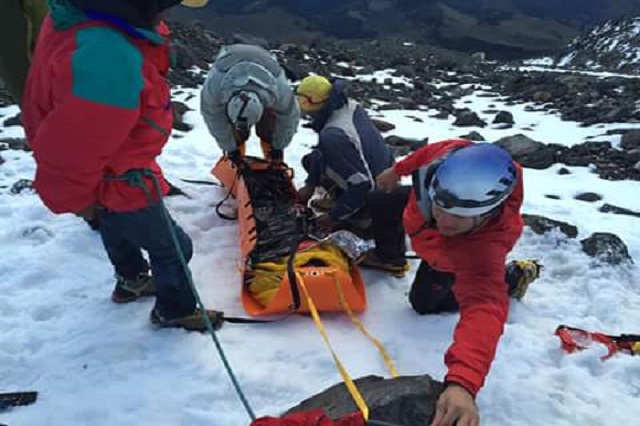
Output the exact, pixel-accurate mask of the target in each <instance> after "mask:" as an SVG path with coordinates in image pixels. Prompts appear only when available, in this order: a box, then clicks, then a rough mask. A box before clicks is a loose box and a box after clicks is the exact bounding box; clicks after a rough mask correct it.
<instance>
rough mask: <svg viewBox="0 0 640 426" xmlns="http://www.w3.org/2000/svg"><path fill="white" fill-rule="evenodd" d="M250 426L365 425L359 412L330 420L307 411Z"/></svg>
mask: <svg viewBox="0 0 640 426" xmlns="http://www.w3.org/2000/svg"><path fill="white" fill-rule="evenodd" d="M251 426H365V423H364V419H363V418H362V414H360V413H359V412H357V413H352V414H349V415H347V416H345V417H342V418H341V419H338V420H331V419H330V418H329V417H327V415H326V414H325V413H324V411H322V410H309V411H303V412H301V413H295V414H289V415H287V416H284V417H263V418H260V419H257V420H254V421H253V422H252V423H251Z"/></svg>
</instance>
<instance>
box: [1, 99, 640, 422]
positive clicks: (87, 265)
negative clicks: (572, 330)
mask: <svg viewBox="0 0 640 426" xmlns="http://www.w3.org/2000/svg"><path fill="white" fill-rule="evenodd" d="M184 92H185V93H184V94H183V95H181V96H178V97H177V99H184V98H186V96H187V95H189V94H190V93H195V95H196V96H195V97H194V98H193V99H191V100H189V101H188V102H187V103H188V104H189V105H191V106H192V107H193V108H194V109H196V108H197V105H198V104H199V97H198V94H197V93H196V92H194V91H189V90H185V91H184ZM489 103H493V104H495V107H496V109H507V110H509V111H511V112H512V113H513V114H514V117H515V121H516V126H515V128H513V129H509V130H497V129H492V128H491V126H489V127H487V128H484V129H473V128H457V127H453V126H452V125H451V123H452V121H453V119H450V120H436V119H433V118H430V117H429V115H431V114H432V113H433V111H430V112H415V111H385V112H384V113H380V114H378V113H374V115H376V116H381V117H382V118H384V119H386V120H388V121H390V122H392V123H394V124H396V125H397V126H398V128H397V129H396V130H395V131H394V133H395V134H398V135H401V136H410V137H420V138H422V137H425V136H429V138H430V140H431V141H436V140H439V139H444V138H448V137H456V136H460V135H463V134H466V133H468V131H470V130H477V131H479V132H480V133H481V134H482V135H484V136H485V137H486V138H487V139H490V140H491V139H496V138H500V137H503V136H510V135H513V134H516V133H524V134H526V135H528V136H529V137H532V138H533V139H536V140H540V141H541V142H546V143H550V142H554V143H562V144H565V145H573V144H577V143H581V142H584V141H585V139H586V138H587V137H588V136H599V139H596V140H605V139H603V138H602V137H601V135H603V134H604V133H605V131H606V129H608V128H611V127H615V125H606V126H597V127H588V128H583V127H579V126H578V125H577V124H576V123H570V122H563V121H561V120H560V119H559V118H558V117H557V116H555V115H552V114H545V113H542V112H527V111H525V110H524V107H523V106H515V107H504V106H503V104H502V103H501V101H500V98H484V97H478V96H477V94H474V95H472V96H469V97H467V98H464V99H463V100H462V101H461V104H460V105H465V106H468V107H470V108H472V109H473V110H475V111H482V110H485V109H486V107H487V106H488V104H489ZM15 112H17V110H16V108H14V107H10V108H5V109H0V115H2V116H4V117H3V118H0V122H1V121H2V120H4V119H5V118H7V117H10V116H12V115H14V114H15ZM412 117H419V118H420V119H422V120H423V122H416V121H415V119H414V118H412ZM481 117H482V114H481ZM186 121H188V122H190V123H193V124H195V126H196V128H195V130H193V131H191V132H189V133H186V134H184V135H183V136H184V137H181V138H174V139H172V140H171V141H170V143H169V144H168V146H167V148H166V149H165V151H164V154H163V156H162V158H161V163H162V165H163V166H164V169H165V171H166V173H167V176H168V178H169V179H170V180H171V181H172V182H174V183H176V184H178V185H179V186H181V187H183V189H184V190H185V191H186V192H188V193H189V195H191V197H192V198H191V199H186V198H184V197H172V198H170V199H168V200H167V204H168V207H169V209H170V210H171V212H172V213H173V215H174V216H175V218H176V219H177V221H178V222H179V223H180V224H181V225H182V226H183V227H184V228H185V230H186V231H187V232H188V233H189V234H190V235H191V236H192V238H193V240H194V245H195V256H194V259H193V260H192V262H191V267H192V270H193V272H194V277H195V280H196V283H197V286H198V288H199V290H200V292H201V294H202V297H203V299H204V301H205V303H206V304H207V305H208V306H209V307H212V308H215V309H219V310H223V311H224V312H225V313H226V314H227V315H243V314H244V312H243V309H242V306H241V303H240V301H239V290H240V287H239V274H238V268H237V265H238V263H239V262H240V259H239V255H238V253H239V249H238V229H237V226H236V224H235V223H234V222H227V221H224V220H221V219H219V218H218V217H217V216H216V214H215V212H214V209H213V207H212V206H213V205H215V203H216V202H217V201H218V200H220V199H221V198H222V197H223V196H224V195H225V193H224V191H223V190H222V189H220V188H216V187H209V186H201V185H194V184H187V183H184V182H181V181H180V178H191V179H208V178H209V171H210V169H211V167H212V165H213V164H214V162H215V161H216V160H217V158H218V157H219V155H220V151H219V149H218V148H217V146H216V145H215V143H214V142H213V140H211V138H210V136H209V135H208V133H207V131H206V129H205V126H204V123H203V121H202V119H201V118H200V116H199V113H197V111H194V112H190V113H188V114H187V116H186ZM629 126H630V125H628V124H625V125H624V127H629ZM618 127H620V126H618ZM178 133H179V132H178ZM11 136H22V131H21V129H20V128H16V127H11V128H5V129H3V132H2V133H0V137H11ZM315 137H316V136H315V135H314V134H313V133H312V132H311V131H310V130H309V129H303V128H300V131H299V132H298V134H297V135H296V137H295V139H294V141H293V143H292V144H291V146H290V148H289V149H288V150H287V152H286V160H287V161H288V162H289V164H291V165H292V166H294V167H295V169H296V181H297V182H298V183H300V182H302V180H303V178H304V173H303V172H302V171H301V168H300V166H299V164H300V158H301V156H302V155H304V153H305V152H306V151H307V149H308V147H309V146H310V145H312V144H313V143H314V141H315ZM608 138H609V139H607V140H611V141H613V142H614V143H617V142H618V141H617V140H616V139H615V137H608ZM97 142H98V141H97ZM250 145H251V144H250ZM252 145H253V146H251V147H250V153H257V152H258V149H257V143H254V144H252ZM0 155H1V156H2V157H3V158H4V159H5V160H6V162H5V163H4V164H2V165H1V166H0V247H1V248H2V250H1V253H2V254H1V255H0V329H1V330H2V333H1V334H0V390H1V391H12V390H27V389H28V390H37V391H39V393H40V395H39V399H38V401H37V402H36V403H35V404H34V405H31V406H28V407H20V408H16V409H13V410H10V411H6V412H0V423H4V424H8V425H11V426H30V425H92V426H102V425H138V424H156V425H185V426H186V425H196V426H199V425H202V426H205V425H206V426H241V425H247V424H248V423H249V421H248V417H247V414H246V413H245V411H244V410H243V407H242V405H241V403H240V402H239V400H238V398H237V397H236V394H235V392H234V390H233V388H232V386H231V383H230V381H229V379H228V377H227V376H226V374H225V371H224V369H223V367H222V364H221V362H220V360H219V359H218V357H217V355H216V352H215V349H214V346H213V344H212V342H211V338H210V337H209V336H207V335H200V334H197V333H187V332H184V331H180V330H156V329H153V328H152V327H151V325H150V324H149V322H148V315H149V311H150V309H151V307H152V303H153V302H152V300H145V301H140V302H135V303H131V304H128V305H123V306H119V305H114V304H112V303H111V302H110V299H109V297H110V293H111V290H112V286H113V278H112V271H111V268H110V266H109V263H108V261H107V259H106V256H105V253H104V250H103V248H102V245H101V241H100V238H99V236H98V234H97V233H95V232H93V231H91V230H90V229H89V228H88V227H87V226H86V225H85V224H84V223H83V222H82V221H80V220H78V219H77V218H76V217H74V216H72V215H63V216H54V215H52V214H51V213H49V212H48V211H47V210H46V209H45V208H44V207H43V206H42V204H41V203H40V201H39V199H38V197H37V196H36V195H35V194H34V193H33V192H31V191H29V190H27V191H24V192H22V193H20V194H12V193H11V192H10V187H11V185H12V184H13V183H14V182H15V181H17V180H19V179H31V178H32V177H33V174H34V163H33V160H32V157H31V155H30V154H28V153H24V152H18V151H2V152H0ZM557 169H558V166H554V167H551V168H550V169H548V170H542V171H540V170H530V169H526V170H525V190H526V196H525V204H524V212H526V213H534V214H541V215H545V216H548V217H551V218H554V219H558V220H564V221H568V222H570V223H572V224H574V225H576V226H577V227H578V228H579V231H580V235H579V237H578V240H579V239H581V238H586V237H588V236H589V235H590V234H591V233H592V232H594V231H609V232H614V233H616V234H618V235H619V236H620V237H621V238H622V239H623V240H624V241H625V242H626V244H627V245H628V247H629V250H630V253H631V255H632V256H633V257H634V258H635V259H636V260H637V261H640V226H638V225H639V224H640V219H637V218H633V217H629V216H619V215H611V214H603V213H600V212H598V210H597V208H598V207H599V205H601V204H602V203H604V202H609V203H611V204H615V205H618V206H620V207H625V208H628V209H632V210H636V211H639V210H640V197H639V196H638V193H639V189H640V188H639V184H638V182H607V181H603V180H600V179H598V178H597V176H596V175H595V174H592V173H590V171H589V169H588V168H570V170H571V172H572V174H570V175H566V176H560V175H558V174H557ZM587 191H589V192H597V193H599V194H601V195H603V197H604V199H603V200H602V201H600V202H597V203H591V204H590V203H585V202H581V201H577V200H574V199H573V196H574V195H575V194H577V193H580V192H587ZM546 194H553V195H558V196H560V197H561V199H560V200H553V199H548V198H546V197H545V195H546ZM578 240H565V239H563V238H559V237H558V234H555V233H550V234H546V235H544V236H537V235H534V234H533V233H532V232H531V231H530V230H528V229H526V230H525V232H524V235H523V237H522V238H521V240H520V242H519V244H518V245H517V247H516V249H515V251H514V252H513V253H512V257H513V258H537V259H540V260H541V262H542V263H543V264H544V265H545V268H544V270H543V274H542V276H541V278H540V279H539V280H538V281H537V282H535V283H534V284H533V285H532V287H531V289H530V291H529V292H528V294H527V295H526V297H525V298H524V300H523V301H522V302H513V303H512V305H511V311H510V316H509V321H508V325H507V327H506V330H505V334H504V336H503V338H502V341H501V344H500V347H499V351H498V354H497V358H496V360H495V362H494V364H493V368H492V370H491V373H490V375H489V377H488V380H487V384H486V386H485V388H484V389H483V390H482V391H481V393H480V394H479V398H478V404H479V406H480V409H481V415H482V424H483V425H499V426H502V425H504V426H507V425H508V426H513V425H541V426H542V425H544V426H547V425H567V426H568V425H616V424H631V423H633V422H634V420H637V419H638V418H640V363H639V361H638V359H637V358H634V357H630V356H625V355H619V356H616V357H614V358H613V359H610V360H608V361H606V362H602V361H600V358H599V357H600V356H601V355H603V350H601V349H599V348H594V349H592V350H589V351H585V352H582V353H579V354H575V355H567V354H565V353H564V352H563V351H562V350H561V349H560V343H559V340H558V338H557V337H555V336H554V335H553V332H554V330H555V328H556V326H558V325H559V324H568V325H572V326H577V327H583V328H588V329H593V330H600V331H603V332H608V333H623V332H624V333H638V332H640V329H639V327H640V309H638V307H639V306H640V288H639V285H640V272H639V271H638V269H637V268H636V267H631V268H627V267H617V268H614V267H609V266H602V265H599V264H597V262H595V261H594V260H592V259H591V258H589V257H587V256H586V255H585V254H583V253H582V251H581V248H580V243H579V241H578ZM414 265H415V264H414ZM414 270H415V268H414ZM363 273H364V278H365V282H366V286H367V291H368V297H369V301H370V308H369V309H368V311H367V312H366V313H365V314H363V315H362V320H363V322H364V323H365V325H366V327H367V328H368V329H369V330H370V331H371V332H372V333H373V334H374V335H375V336H377V337H378V338H379V339H380V340H381V341H382V342H383V343H384V345H386V347H387V349H388V350H389V351H390V353H391V355H392V357H393V358H394V360H395V362H396V365H397V367H398V370H399V371H400V373H401V374H403V375H412V374H424V373H428V374H431V375H433V376H434V377H436V378H438V379H441V378H442V377H443V375H444V374H445V365H444V362H443V355H444V353H445V351H446V349H447V347H448V346H449V344H450V341H451V335H452V331H453V327H454V326H455V324H456V321H457V315H455V314H447V315H435V316H426V317H419V316H417V315H416V314H414V313H413V311H412V310H411V309H410V307H409V304H408V302H407V295H406V294H407V291H408V288H409V285H410V283H411V280H412V278H413V274H412V273H410V274H409V275H408V276H407V278H405V279H395V278H391V277H388V276H387V275H385V274H383V273H379V272H375V271H368V270H364V271H363ZM325 323H326V326H327V328H328V331H329V334H330V336H331V338H332V340H333V342H334V345H335V347H336V348H337V351H338V354H339V356H340V357H341V359H342V360H343V361H344V363H345V364H346V367H347V368H348V369H349V371H350V372H351V374H352V375H353V376H354V377H359V376H363V375H368V374H377V375H383V376H385V375H386V370H385V366H384V363H383V362H382V360H381V359H380V357H379V356H378V354H377V352H376V350H375V349H374V348H373V346H371V344H370V343H369V342H368V341H367V340H366V339H365V338H364V337H363V336H362V335H361V334H360V332H359V331H358V330H357V329H355V327H354V326H353V325H352V324H351V322H350V321H349V320H348V318H347V317H346V316H341V315H327V316H325ZM219 338H220V339H221V341H222V344H223V345H224V348H225V350H226V352H227V355H228V357H229V360H230V362H231V364H232V365H233V367H234V368H235V371H236V373H237V375H238V378H239V381H240V383H241V385H242V386H243V389H244V391H245V392H246V395H247V397H248V399H249V402H250V404H251V405H252V407H253V408H254V409H255V411H256V412H257V414H258V415H268V414H272V415H275V414H278V413H280V412H281V411H283V410H285V409H287V408H288V407H291V406H293V405H295V404H297V403H298V402H299V401H300V400H302V399H304V398H307V397H309V396H311V395H312V394H315V393H317V392H319V391H321V390H323V389H325V388H326V387H328V386H330V385H333V384H334V383H337V382H339V381H340V376H339V374H338V372H337V371H336V369H335V367H334V365H333V362H332V360H331V357H330V355H329V353H328V351H327V350H326V349H325V346H324V343H323V341H322V339H321V337H320V335H319V334H318V332H317V331H316V330H315V328H314V325H313V322H312V321H311V319H309V318H307V317H294V318H292V319H290V320H288V321H285V322H282V323H277V324H270V325H231V324H228V325H226V326H225V328H223V329H222V330H221V331H220V332H219Z"/></svg>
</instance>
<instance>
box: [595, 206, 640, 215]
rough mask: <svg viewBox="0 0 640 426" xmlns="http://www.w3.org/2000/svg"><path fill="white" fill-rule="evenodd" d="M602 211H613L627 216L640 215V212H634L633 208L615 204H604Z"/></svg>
mask: <svg viewBox="0 0 640 426" xmlns="http://www.w3.org/2000/svg"><path fill="white" fill-rule="evenodd" d="M598 210H600V211H601V212H602V213H613V214H622V215H627V216H634V217H640V213H638V212H634V211H633V210H629V209H625V208H623V207H618V206H614V205H612V204H604V205H602V207H600V208H599V209H598Z"/></svg>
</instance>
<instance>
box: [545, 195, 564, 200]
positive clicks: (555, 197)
mask: <svg viewBox="0 0 640 426" xmlns="http://www.w3.org/2000/svg"><path fill="white" fill-rule="evenodd" d="M545 198H548V199H550V200H560V199H561V198H560V196H559V195H553V194H545Z"/></svg>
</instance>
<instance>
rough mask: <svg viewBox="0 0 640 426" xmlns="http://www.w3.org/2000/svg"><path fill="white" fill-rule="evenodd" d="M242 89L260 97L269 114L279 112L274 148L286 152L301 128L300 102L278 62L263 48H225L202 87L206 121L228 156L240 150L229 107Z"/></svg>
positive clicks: (277, 113)
mask: <svg viewBox="0 0 640 426" xmlns="http://www.w3.org/2000/svg"><path fill="white" fill-rule="evenodd" d="M242 89H245V90H251V91H254V92H255V93H257V94H258V96H259V97H260V99H261V101H262V105H263V106H264V108H265V110H266V109H270V110H272V111H273V112H275V114H276V122H275V128H274V133H273V139H272V146H273V149H280V150H281V149H284V148H285V147H286V146H287V145H289V143H290V142H291V139H292V138H293V135H294V134H295V132H296V129H297V127H298V121H299V119H300V110H299V109H298V102H297V101H296V99H295V95H294V93H293V91H292V90H291V87H290V86H289V83H288V81H287V78H286V76H285V73H284V70H283V69H282V68H281V67H280V64H278V61H277V60H276V58H275V57H274V56H273V55H272V54H271V53H269V52H268V51H266V50H265V49H263V48H261V47H259V46H252V45H247V44H234V45H230V46H224V47H223V48H222V49H221V50H220V53H219V54H218V56H217V57H216V60H215V62H214V63H213V66H212V67H211V70H210V71H209V74H208V75H207V79H206V80H205V82H204V85H203V86H202V96H201V101H200V108H201V113H202V117H203V118H204V121H205V123H206V124H207V127H208V128H209V132H210V133H211V135H212V136H213V137H214V138H215V139H216V141H217V142H218V145H219V146H220V148H222V149H223V150H224V151H226V152H231V151H234V150H235V149H236V141H235V138H234V135H233V125H232V124H231V123H230V122H229V119H228V117H227V113H226V104H227V101H228V100H229V98H231V97H232V96H233V94H234V93H236V92H238V91H239V90H242Z"/></svg>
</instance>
